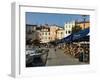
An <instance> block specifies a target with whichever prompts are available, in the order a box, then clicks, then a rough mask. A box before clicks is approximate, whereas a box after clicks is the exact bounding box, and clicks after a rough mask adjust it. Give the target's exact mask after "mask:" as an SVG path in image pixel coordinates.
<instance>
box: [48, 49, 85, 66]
mask: <svg viewBox="0 0 100 80" xmlns="http://www.w3.org/2000/svg"><path fill="white" fill-rule="evenodd" d="M78 64H85V63H82V62H79V61H78V59H76V58H74V57H72V56H70V55H66V54H64V51H63V50H61V49H57V50H56V51H55V49H54V48H50V49H49V55H48V59H47V63H46V66H57V65H78Z"/></svg>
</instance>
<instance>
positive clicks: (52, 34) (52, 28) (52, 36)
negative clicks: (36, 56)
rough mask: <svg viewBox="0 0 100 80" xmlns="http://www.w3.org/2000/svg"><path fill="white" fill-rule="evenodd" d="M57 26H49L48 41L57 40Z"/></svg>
mask: <svg viewBox="0 0 100 80" xmlns="http://www.w3.org/2000/svg"><path fill="white" fill-rule="evenodd" d="M58 28H59V27H58V26H56V25H51V26H50V41H54V40H55V39H56V38H57V30H58Z"/></svg>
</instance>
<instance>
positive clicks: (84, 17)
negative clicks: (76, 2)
mask: <svg viewBox="0 0 100 80" xmlns="http://www.w3.org/2000/svg"><path fill="white" fill-rule="evenodd" d="M82 17H83V22H84V29H85V21H86V15H82Z"/></svg>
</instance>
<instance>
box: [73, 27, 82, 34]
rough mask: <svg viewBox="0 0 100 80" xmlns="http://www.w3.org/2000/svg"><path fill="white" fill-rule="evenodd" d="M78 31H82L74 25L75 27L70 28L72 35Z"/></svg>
mask: <svg viewBox="0 0 100 80" xmlns="http://www.w3.org/2000/svg"><path fill="white" fill-rule="evenodd" d="M80 30H82V28H81V27H80V26H79V25H75V27H73V28H72V33H76V32H78V31H80Z"/></svg>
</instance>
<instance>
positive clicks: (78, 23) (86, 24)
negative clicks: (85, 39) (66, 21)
mask: <svg viewBox="0 0 100 80" xmlns="http://www.w3.org/2000/svg"><path fill="white" fill-rule="evenodd" d="M76 25H78V26H80V27H81V28H82V29H86V28H89V27H90V22H85V23H84V22H76Z"/></svg>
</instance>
